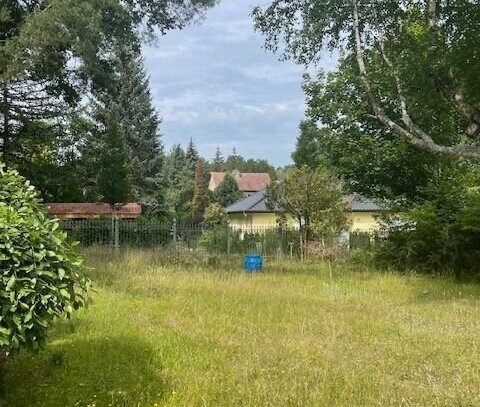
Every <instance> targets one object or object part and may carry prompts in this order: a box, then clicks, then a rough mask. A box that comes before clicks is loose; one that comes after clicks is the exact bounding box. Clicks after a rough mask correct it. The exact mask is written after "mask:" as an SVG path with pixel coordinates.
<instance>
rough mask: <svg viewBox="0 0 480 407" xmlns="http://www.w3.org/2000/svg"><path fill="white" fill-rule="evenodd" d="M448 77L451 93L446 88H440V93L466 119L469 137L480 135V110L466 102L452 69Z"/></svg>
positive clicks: (460, 85) (463, 92)
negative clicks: (450, 81) (451, 86)
mask: <svg viewBox="0 0 480 407" xmlns="http://www.w3.org/2000/svg"><path fill="white" fill-rule="evenodd" d="M450 78H451V79H452V84H453V93H452V92H449V91H448V90H447V89H442V93H443V94H444V96H445V97H446V99H447V100H448V101H449V102H450V103H451V104H452V105H453V107H454V108H455V110H456V111H457V113H459V114H460V115H461V116H463V117H464V118H465V119H466V120H467V121H468V128H467V134H468V135H469V136H471V137H475V136H478V135H480V110H479V109H477V108H475V107H474V106H472V105H471V104H469V103H467V101H466V100H465V91H464V89H463V87H462V84H461V83H460V81H459V80H458V78H457V77H456V76H455V74H454V73H453V70H452V69H450Z"/></svg>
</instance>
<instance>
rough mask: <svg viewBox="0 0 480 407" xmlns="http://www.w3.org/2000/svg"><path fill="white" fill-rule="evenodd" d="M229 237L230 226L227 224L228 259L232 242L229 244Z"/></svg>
mask: <svg viewBox="0 0 480 407" xmlns="http://www.w3.org/2000/svg"><path fill="white" fill-rule="evenodd" d="M230 239H231V236H230V226H229V225H228V224H227V256H228V257H230V251H231V248H232V242H231V240H230Z"/></svg>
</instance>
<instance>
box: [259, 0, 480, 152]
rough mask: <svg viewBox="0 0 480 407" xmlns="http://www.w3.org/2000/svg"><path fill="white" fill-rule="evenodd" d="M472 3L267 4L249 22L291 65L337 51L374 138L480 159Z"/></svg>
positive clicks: (282, 0)
mask: <svg viewBox="0 0 480 407" xmlns="http://www.w3.org/2000/svg"><path fill="white" fill-rule="evenodd" d="M479 5H480V3H479V1H478V0H462V1H455V2H450V1H449V0H425V1H418V2H412V1H408V0H405V1H382V2H379V1H376V0H367V1H352V0H341V1H317V0H291V1H290V0H288V1H286V0H275V1H272V2H271V3H270V4H268V5H266V6H262V7H258V8H256V9H255V11H254V18H255V24H256V28H257V29H258V30H259V31H261V32H262V33H263V34H264V35H265V37H266V43H267V47H268V48H270V49H272V50H273V51H277V50H278V49H279V48H280V47H282V46H283V51H284V53H283V55H284V56H285V57H291V58H294V59H295V60H297V61H298V62H301V63H310V62H312V61H318V60H319V59H320V58H321V56H322V50H324V49H325V46H327V47H329V48H330V49H332V50H333V49H336V50H340V51H341V54H342V57H343V59H345V60H347V61H351V63H352V64H351V65H350V66H352V67H354V68H355V73H354V76H351V77H350V80H349V82H348V83H344V84H343V85H342V86H344V87H345V89H348V86H349V85H352V80H351V79H352V78H353V77H354V78H355V82H356V83H357V84H358V86H357V87H358V88H359V89H360V90H361V95H362V97H363V100H364V101H365V103H366V105H367V106H368V113H369V115H370V117H371V118H373V119H374V120H373V121H372V124H373V125H374V126H375V127H376V129H377V130H379V131H380V132H386V133H387V134H390V135H391V136H394V137H396V138H399V139H402V140H403V141H405V142H407V143H409V144H410V145H412V146H414V147H415V148H419V149H422V150H425V151H428V152H429V153H432V154H438V155H446V156H453V157H463V158H466V157H470V158H472V157H475V158H479V157H480V148H479V146H478V145H479V144H478V143H479V136H480V110H479V108H478V106H479V101H480V92H479V88H478V86H477V84H476V72H478V70H479V61H480V60H479V58H478V49H479V45H480V44H479V38H480V36H479V32H480V31H479V30H480V28H479V25H478V24H476V23H475V22H476V21H478V19H479V16H480V14H479V13H480V7H479ZM340 71H342V67H340ZM419 107H421V108H419ZM327 108H328V106H327ZM339 117H341V115H339ZM381 140H382V139H381V138H380V137H379V138H378V139H377V140H376V142H381Z"/></svg>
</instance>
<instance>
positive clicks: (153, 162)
mask: <svg viewBox="0 0 480 407" xmlns="http://www.w3.org/2000/svg"><path fill="white" fill-rule="evenodd" d="M115 54H116V55H115V58H114V59H113V62H114V65H113V70H114V72H115V75H113V76H112V80H111V82H110V83H109V85H108V86H107V87H106V88H105V89H99V90H97V92H96V94H95V99H94V101H92V104H94V109H93V110H94V117H95V119H96V121H97V122H99V125H100V127H101V126H102V122H103V121H104V120H105V116H108V114H109V109H110V106H111V105H112V104H115V105H116V106H117V107H116V109H117V110H118V111H119V112H121V114H119V115H118V126H119V129H120V130H121V132H122V134H123V137H124V142H125V146H126V150H127V153H128V157H129V158H128V160H129V162H130V168H131V198H132V199H134V200H136V201H139V202H141V203H142V205H143V208H144V213H146V214H148V215H155V216H158V215H161V214H162V212H163V211H164V206H165V205H164V193H165V186H164V178H163V174H162V167H163V161H164V154H163V146H162V144H161V141H160V136H159V133H158V125H159V123H158V117H157V112H156V111H155V109H154V108H153V107H152V99H151V95H150V84H149V79H148V77H147V75H146V72H145V69H144V67H143V60H142V58H141V56H140V55H139V53H137V52H135V51H131V50H129V49H128V48H125V47H117V48H115ZM100 132H101V130H100ZM97 133H98V132H93V133H92V135H91V138H92V140H91V143H90V145H89V146H88V148H90V149H93V150H94V151H95V150H96V147H95V144H96V139H97V138H98V137H99V136H98V134H97ZM86 154H87V155H88V151H87V152H86ZM90 158H91V159H93V160H95V159H96V157H95V156H93V157H92V156H91V157H90ZM87 161H88V159H87Z"/></svg>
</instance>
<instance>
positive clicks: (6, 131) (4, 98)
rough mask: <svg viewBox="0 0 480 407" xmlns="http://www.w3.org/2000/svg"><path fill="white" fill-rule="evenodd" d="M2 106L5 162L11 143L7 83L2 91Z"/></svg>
mask: <svg viewBox="0 0 480 407" xmlns="http://www.w3.org/2000/svg"><path fill="white" fill-rule="evenodd" d="M2 102H3V103H2V104H3V111H2V113H3V143H2V155H3V159H4V160H5V156H6V155H7V153H8V148H9V142H10V117H9V113H10V109H9V106H8V86H7V83H6V82H4V83H3V89H2Z"/></svg>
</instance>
